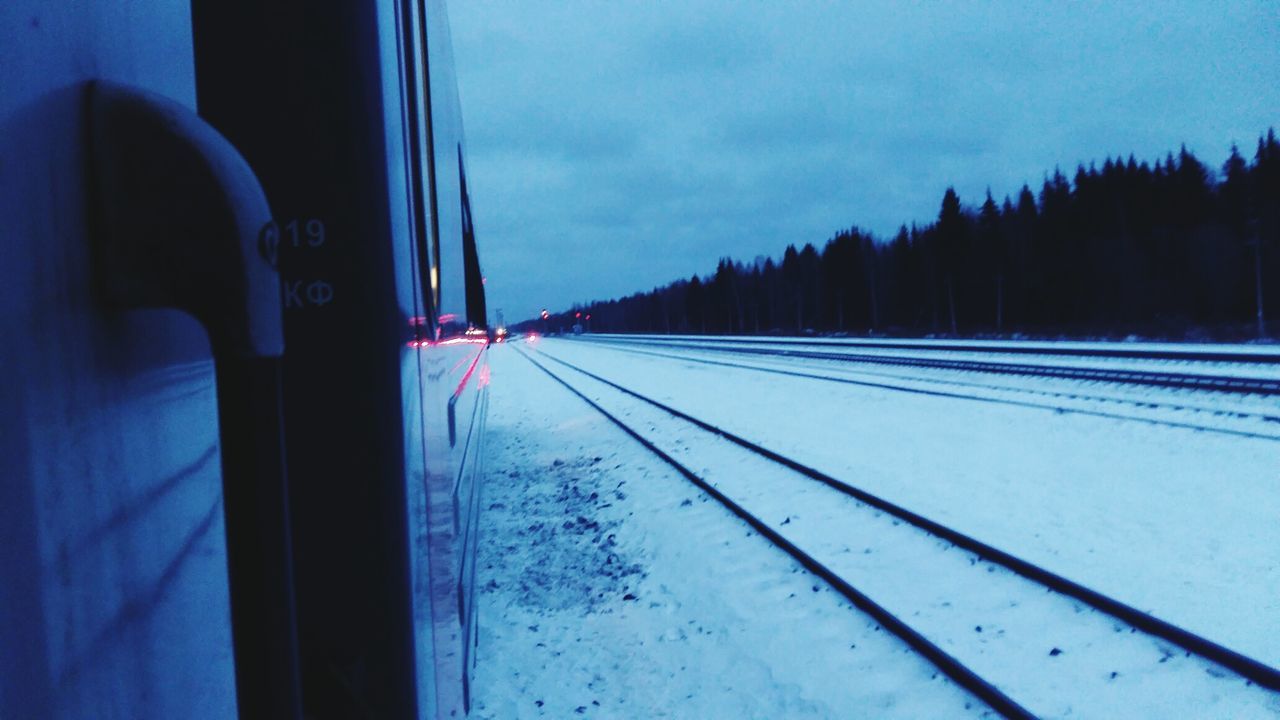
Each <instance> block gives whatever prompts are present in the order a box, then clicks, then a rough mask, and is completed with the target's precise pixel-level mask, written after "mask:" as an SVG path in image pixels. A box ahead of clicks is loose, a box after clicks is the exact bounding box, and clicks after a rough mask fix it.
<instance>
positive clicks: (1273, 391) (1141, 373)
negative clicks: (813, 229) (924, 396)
mask: <svg viewBox="0 0 1280 720" xmlns="http://www.w3.org/2000/svg"><path fill="white" fill-rule="evenodd" d="M599 342H606V343H630V344H633V345H649V346H660V347H677V348H683V349H695V350H705V351H711V352H724V353H736V354H746V355H776V356H780V357H798V358H808V359H814V360H835V361H838V362H848V363H866V364H873V365H897V366H907V367H923V368H932V369H938V370H957V371H963V372H983V373H992V374H998V375H1030V376H1033V377H1052V378H1059V379H1063V380H1088V381H1094V382H1114V383H1122V384H1127V385H1147V386H1153V387H1168V388H1179V389H1188V390H1211V391H1214V392H1224V393H1236V394H1257V395H1280V379H1271V378H1258V377H1237V376H1233V375H1207V374H1200V373H1177V372H1162V371H1154V370H1126V369H1122V368H1090V367H1070V366H1066V365H1036V364H1031V363H1013V362H995V361H989V360H952V359H946V358H927V357H920V356H908V355H875V354H866V353H846V352H826V351H820V350H789V349H779V348H764V347H749V346H748V345H749V344H750V342H751V341H734V342H739V343H741V344H740V345H739V346H724V347H716V346H715V343H706V342H703V341H697V342H689V341H659V340H654V341H650V340H631V339H625V340H624V339H612V338H611V339H605V340H600V341H599ZM718 342H720V343H725V342H727V341H723V340H721V341H718ZM989 352H1003V350H995V351H989Z"/></svg>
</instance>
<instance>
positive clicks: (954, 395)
mask: <svg viewBox="0 0 1280 720" xmlns="http://www.w3.org/2000/svg"><path fill="white" fill-rule="evenodd" d="M601 347H607V348H609V349H611V350H617V351H619V352H629V353H635V354H637V355H650V356H652V357H659V358H666V359H670V360H679V361H681V362H696V363H702V364H704V365H716V366H720V367H731V368H741V369H743V370H755V371H757V372H764V373H772V374H774V375H786V376H789V377H798V378H806V379H809V380H824V381H827V382H834V383H842V384H845V385H857V386H860V387H869V388H876V389H880V390H894V391H898V392H905V393H912V394H915V395H927V396H931V397H942V398H951V399H956V400H972V401H975V402H984V403H994V404H997V405H1009V406H1012V407H1023V408H1031V409H1035V410H1048V411H1050V412H1054V413H1070V414H1074V415H1086V416H1089V417H1100V418H1107V419H1109V420H1128V421H1132V422H1140V423H1146V424H1148V425H1162V426H1165V427H1175V428H1180V429H1183V430H1195V431H1197V432H1211V433H1219V434H1223V435H1232V436H1235V437H1244V438H1249V439H1251V440H1271V441H1275V442H1280V435H1269V434H1267V433H1259V432H1252V431H1249V430H1236V429H1233V428H1223V427H1214V426H1212V425H1197V424H1196V423H1190V422H1182V421H1180V420H1162V419H1160V418H1152V417H1142V416H1140V415H1123V414H1121V413H1112V412H1106V411H1104V410H1089V409H1087V408H1073V407H1064V406H1062V405H1048V404H1043V403H1037V402H1030V401H1027V400H1014V399H1010V398H1000V397H989V396H984V395H972V394H969V393H962V392H952V391H948V390H931V389H929V388H921V387H911V386H908V385H895V384H893V383H889V382H879V381H873V380H858V379H856V378H848V377H834V376H831V375H819V374H817V373H808V372H803V371H800V370H784V369H782V368H769V367H760V366H759V365H742V364H740V363H734V362H728V361H726V360H710V359H707V358H699V357H689V356H683V355H672V354H669V353H663V352H657V351H655V350H641V349H639V348H636V347H624V346H623V344H622V343H606V344H604V345H602V346H601ZM712 352H714V351H712ZM854 372H857V371H854ZM871 374H872V375H876V374H875V373H871ZM895 379H898V380H904V381H906V382H922V383H935V384H944V385H957V384H960V385H965V386H971V387H981V388H984V389H987V390H994V391H996V392H1021V393H1047V394H1051V395H1052V394H1056V395H1063V394H1065V393H1054V392H1048V391H1041V390H1034V389H1030V388H1011V387H1000V386H995V385H983V384H981V383H956V382H955V381H950V380H939V379H930V378H920V379H914V378H903V377H896V378H895ZM1078 399H1080V400H1085V401H1092V402H1116V403H1126V404H1131V405H1138V406H1143V407H1151V406H1155V405H1158V406H1161V407H1166V408H1169V409H1171V410H1178V411H1184V412H1215V413H1216V412H1223V413H1228V414H1231V415H1235V416H1237V417H1252V418H1257V419H1259V420H1263V421H1266V422H1275V423H1280V417H1278V416H1273V415H1264V414H1261V413H1253V412H1247V411H1239V410H1222V411H1218V410H1213V409H1209V408H1194V407H1186V406H1180V405H1172V404H1169V403H1162V402H1157V401H1150V400H1137V399H1134V400H1128V399H1123V398H1108V397H1097V396H1089V395H1081V396H1078Z"/></svg>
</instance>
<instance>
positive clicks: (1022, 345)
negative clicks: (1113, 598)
mask: <svg viewBox="0 0 1280 720" xmlns="http://www.w3.org/2000/svg"><path fill="white" fill-rule="evenodd" d="M595 337H599V338H602V339H605V340H614V339H617V340H622V339H624V338H625V339H628V340H630V339H632V338H634V339H635V340H636V341H648V342H678V341H680V340H682V339H683V340H685V341H689V340H696V341H697V342H706V343H735V342H736V343H755V344H760V345H779V346H788V345H790V346H804V345H806V344H807V345H810V346H833V347H854V348H875V349H883V350H930V351H940V352H975V353H1006V354H1010V355H1062V356H1065V357H1106V358H1115V359H1124V360H1178V361H1187V362H1223V363H1244V364H1261V365H1276V364H1280V347H1276V346H1272V347H1273V348H1275V350H1274V351H1272V352H1257V351H1245V352H1235V353H1232V352H1223V351H1214V350H1199V349H1194V350H1193V349H1183V348H1178V349H1172V348H1141V347H1107V348H1101V347H1070V346H1066V347H1059V346H1058V344H1057V343H1052V342H1040V341H1035V340H1025V341H1023V340H1019V341H1010V342H1007V343H1006V344H1003V345H1001V344H996V342H998V341H996V342H990V343H982V342H968V343H965V342H963V341H960V342H955V341H952V342H948V341H937V340H934V341H929V340H897V341H895V340H861V339H856V338H815V339H814V340H815V341H813V342H806V340H808V339H807V338H800V337H796V338H785V339H784V338H775V337H758V336H732V335H694V336H662V335H657V336H655V335H626V334H607V335H606V334H597V335H595ZM668 337H671V338H673V340H667V339H666V338H668ZM1114 344H1115V345H1117V346H1119V345H1121V343H1114Z"/></svg>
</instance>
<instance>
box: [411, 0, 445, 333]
mask: <svg viewBox="0 0 1280 720" xmlns="http://www.w3.org/2000/svg"><path fill="white" fill-rule="evenodd" d="M405 6H406V8H410V9H407V10H406V13H407V14H409V15H411V16H412V17H413V21H412V22H411V23H410V27H412V28H413V31H412V36H413V37H412V40H413V42H412V44H411V48H412V49H411V54H412V58H411V64H412V66H413V75H414V87H413V92H414V103H413V108H414V111H415V121H414V124H413V130H414V145H413V152H412V164H413V166H414V173H415V174H416V176H417V179H416V181H415V183H414V197H415V199H416V200H417V206H418V209H419V215H420V217H419V218H418V220H419V222H418V230H419V232H418V237H417V242H416V248H417V251H418V270H419V273H420V275H421V282H422V286H423V288H425V290H426V292H425V294H426V296H427V305H428V312H427V314H428V316H429V317H431V318H432V319H433V320H434V319H435V315H436V314H437V313H438V312H440V308H441V300H440V240H439V238H440V223H439V218H438V215H437V212H436V183H435V173H434V172H433V171H432V168H434V167H435V133H434V131H433V130H432V121H431V114H432V108H431V76H430V64H429V60H428V54H427V42H428V39H427V28H426V23H427V8H425V7H424V6H423V4H422V3H420V2H408V3H405Z"/></svg>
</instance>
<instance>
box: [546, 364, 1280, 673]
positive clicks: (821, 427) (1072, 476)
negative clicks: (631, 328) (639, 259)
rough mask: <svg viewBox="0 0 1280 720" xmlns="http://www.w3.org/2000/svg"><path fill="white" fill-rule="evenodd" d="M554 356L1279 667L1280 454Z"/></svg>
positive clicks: (720, 374) (991, 411) (945, 402)
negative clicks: (1277, 550) (1279, 551)
mask: <svg viewBox="0 0 1280 720" xmlns="http://www.w3.org/2000/svg"><path fill="white" fill-rule="evenodd" d="M541 351H542V352H544V353H546V354H549V355H553V356H557V357H563V358H564V359H566V360H570V361H572V362H574V363H577V364H580V365H582V366H584V367H585V368H587V369H588V370H591V371H593V372H597V373H601V374H603V375H604V376H606V377H608V378H610V379H612V380H614V381H616V382H619V383H622V384H624V385H626V386H628V387H632V388H634V389H635V390H637V391H639V392H643V393H645V394H648V395H651V396H653V397H655V398H656V399H659V400H661V401H663V402H668V403H670V404H673V405H674V406H676V407H678V408H680V409H682V410H684V411H686V412H689V413H690V414H692V415H695V416H697V417H700V418H702V419H704V420H706V421H708V422H711V423H715V424H718V425H721V426H723V427H725V428H726V429H728V430H730V431H732V432H735V433H737V434H739V435H743V436H745V437H747V438H748V439H751V440H753V441H756V442H759V443H761V444H764V445H766V446H767V447H770V448H771V449H774V450H776V451H778V452H782V453H784V454H787V455H790V456H793V457H795V458H797V459H799V460H801V461H804V462H806V463H808V464H810V465H813V466H815V467H817V468H819V469H820V470H822V471H824V472H826V473H828V474H831V475H833V476H836V477H839V478H841V479H843V480H845V481H847V482H849V483H851V484H853V485H856V486H859V487H862V488H864V489H866V490H868V491H870V492H874V493H876V494H878V495H880V496H882V497H885V498H886V499H889V500H890V501H892V502H895V503H898V504H900V505H903V506H905V507H907V508H910V509H911V510H914V511H916V512H918V513H921V514H923V515H925V516H927V517H930V518H932V519H934V520H936V521H939V522H943V523H946V524H948V525H951V526H953V527H955V528H957V529H958V530H960V531H962V532H965V533H967V534H970V535H973V536H975V537H977V538H979V539H981V540H983V541H985V542H987V543H989V544H992V545H995V546H996V547H999V548H1001V549H1003V550H1005V551H1007V552H1011V553H1013V554H1015V555H1019V556H1021V557H1023V558H1025V559H1027V560H1030V561H1032V562H1035V563H1038V564H1040V565H1042V566H1045V567H1047V568H1049V569H1050V570H1053V571H1055V572H1057V573H1059V574H1061V575H1064V576H1066V577H1068V578H1071V579H1073V580H1076V581H1077V582H1080V583H1082V584H1085V585H1088V586H1090V587H1093V588H1095V589H1097V590H1099V591H1102V592H1104V593H1107V594H1109V595H1111V596H1113V597H1116V598H1117V599H1120V600H1122V601H1125V602H1127V603H1129V604H1131V605H1133V606H1135V607H1138V608H1139V609H1143V610H1146V611H1149V612H1152V613H1153V614H1155V615H1156V616H1158V617H1161V618H1162V619H1164V620H1167V621H1169V622H1172V623H1174V624H1177V625H1181V626H1183V627H1186V628H1187V629H1189V630H1192V631H1193V632H1197V633H1200V634H1202V635H1204V636H1206V637H1209V638H1211V639H1213V640H1215V641H1217V642H1219V643H1222V644H1224V645H1227V646H1228V647H1231V648H1232V649H1234V650H1237V651H1239V652H1242V653H1245V654H1247V655H1250V656H1252V657H1255V658H1257V659H1259V660H1262V661H1264V662H1267V663H1270V664H1272V665H1280V623H1278V622H1277V621H1276V618H1280V553H1277V552H1276V551H1275V550H1274V549H1275V548H1277V547H1280V444H1278V443H1277V442H1275V441H1273V440H1265V439H1250V438H1243V437H1233V436H1227V435H1221V434H1217V433H1207V432H1197V431H1193V430H1188V429H1181V428H1176V427H1166V426H1158V425H1152V424H1150V423H1143V422H1133V421H1128V420H1123V419H1114V418H1100V417H1094V416H1087V415H1081V414H1076V413H1057V412H1053V411H1051V410H1046V409H1044V408H1034V407H1020V406H1013V405H1002V404H995V403H981V402H973V401H968V400H964V399H958V398H947V397H935V396H926V395H920V394H911V393H905V392H900V391H894V390H889V389H883V388H873V387H862V386H854V385H845V384H838V383H831V382H827V381H819V380H812V379H804V378H794V377H787V376H782V375H776V374H767V373H761V372H759V371H754V370H746V369H739V368H727V367H722V366H711V365H707V364H702V363H693V362H681V361H676V360H671V359H667V358H656V357H651V356H641V355H636V354H634V353H626V352H623V351H621V349H620V348H610V347H607V346H600V345H593V344H587V343H581V342H577V343H573V342H564V341H555V340H544V341H543V342H542V350H541Z"/></svg>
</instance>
